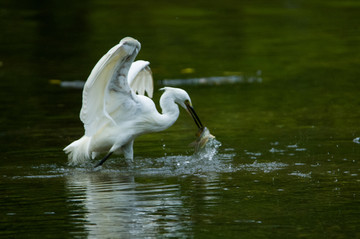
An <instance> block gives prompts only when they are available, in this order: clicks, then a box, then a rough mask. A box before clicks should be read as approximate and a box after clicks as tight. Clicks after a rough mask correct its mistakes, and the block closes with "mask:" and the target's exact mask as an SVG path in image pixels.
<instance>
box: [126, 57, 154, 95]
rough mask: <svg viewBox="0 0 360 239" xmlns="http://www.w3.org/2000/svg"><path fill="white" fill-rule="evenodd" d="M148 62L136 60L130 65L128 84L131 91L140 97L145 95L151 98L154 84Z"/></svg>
mask: <svg viewBox="0 0 360 239" xmlns="http://www.w3.org/2000/svg"><path fill="white" fill-rule="evenodd" d="M149 64H150V63H149V62H148V61H143V60H138V61H135V62H134V63H132V64H131V67H130V70H129V75H128V83H129V85H130V87H131V89H132V90H133V91H134V92H135V93H138V94H140V95H145V92H146V93H147V95H148V96H149V97H150V98H152V96H153V92H154V82H153V77H152V72H151V69H150V67H149Z"/></svg>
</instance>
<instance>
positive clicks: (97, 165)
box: [94, 152, 113, 168]
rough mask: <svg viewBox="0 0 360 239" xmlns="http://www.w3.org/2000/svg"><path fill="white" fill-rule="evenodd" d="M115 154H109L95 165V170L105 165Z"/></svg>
mask: <svg viewBox="0 0 360 239" xmlns="http://www.w3.org/2000/svg"><path fill="white" fill-rule="evenodd" d="M112 153H113V152H109V153H108V154H107V155H106V156H105V157H104V158H103V159H102V160H101V161H100V162H99V163H98V164H96V165H95V167H94V168H97V167H99V166H101V165H103V163H105V161H106V160H107V159H108V158H109V157H110V156H111V155H112Z"/></svg>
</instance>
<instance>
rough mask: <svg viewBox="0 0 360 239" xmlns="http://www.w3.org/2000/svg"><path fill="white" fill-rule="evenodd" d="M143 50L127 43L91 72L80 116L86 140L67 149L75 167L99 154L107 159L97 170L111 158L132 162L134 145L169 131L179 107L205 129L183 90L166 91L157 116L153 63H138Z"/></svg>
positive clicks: (134, 42) (121, 44) (101, 60)
mask: <svg viewBox="0 0 360 239" xmlns="http://www.w3.org/2000/svg"><path fill="white" fill-rule="evenodd" d="M140 48H141V45H140V43H139V42H138V41H137V40H135V39H133V38H131V37H126V38H124V39H122V40H121V41H120V43H119V44H117V45H115V46H114V47H113V48H111V49H110V50H109V51H108V52H107V53H106V54H105V55H104V56H103V57H102V58H101V59H100V60H99V61H98V62H97V64H96V65H95V67H94V69H93V70H92V71H91V74H90V76H89V77H88V79H87V81H86V83H85V86H84V89H83V101H82V108H81V111H80V119H81V121H82V122H83V123H84V129H85V135H84V136H83V137H81V138H80V139H78V140H76V141H74V142H72V143H71V144H70V145H68V146H67V147H66V148H64V151H65V153H67V154H68V158H69V163H70V164H72V165H77V164H81V163H84V162H86V161H87V160H89V159H92V158H95V157H96V156H97V155H98V154H100V153H107V156H106V157H105V158H104V159H103V160H102V161H101V162H100V163H99V164H98V165H101V164H102V163H103V162H105V160H106V159H107V158H108V157H109V156H110V155H111V154H112V153H122V154H124V156H125V158H127V159H131V160H132V159H133V143H134V139H135V138H136V137H137V136H139V135H141V134H145V133H150V132H157V131H162V130H165V129H167V128H168V127H170V126H171V125H172V124H173V123H174V122H175V121H176V120H177V118H178V116H179V107H178V106H177V104H179V105H181V106H182V107H183V108H185V109H186V110H187V111H188V112H189V113H190V114H191V115H192V117H193V119H194V120H195V123H196V124H197V126H198V127H199V128H202V124H201V122H200V120H199V118H198V117H197V115H196V113H195V111H194V109H193V108H192V107H191V99H190V97H189V95H188V94H187V93H186V92H185V91H184V90H182V89H179V88H171V87H164V88H163V90H164V93H163V95H162V96H161V98H160V107H161V108H162V114H160V113H159V112H158V111H157V110H156V107H155V104H154V102H153V101H152V100H151V99H150V98H149V97H152V95H153V89H154V87H153V79H152V73H151V70H150V67H149V62H147V61H136V62H133V61H134V59H135V57H136V55H137V54H138V52H139V51H140ZM136 92H137V93H138V94H136ZM145 92H146V93H147V95H148V96H149V97H147V96H145ZM176 103H177V104H176ZM98 165H97V166H98Z"/></svg>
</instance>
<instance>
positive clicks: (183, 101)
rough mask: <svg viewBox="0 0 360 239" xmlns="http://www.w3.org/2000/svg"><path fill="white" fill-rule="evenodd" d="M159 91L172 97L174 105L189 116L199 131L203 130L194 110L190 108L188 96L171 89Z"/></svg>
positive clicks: (179, 90)
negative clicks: (177, 105)
mask: <svg viewBox="0 0 360 239" xmlns="http://www.w3.org/2000/svg"><path fill="white" fill-rule="evenodd" d="M161 90H164V91H165V92H166V93H168V94H170V95H171V96H172V97H173V99H174V101H175V103H177V104H179V105H180V106H181V107H183V108H184V109H185V110H186V111H187V112H188V113H189V114H190V115H191V117H192V118H193V120H194V121H195V124H196V125H197V127H198V128H199V129H202V128H204V126H203V125H202V123H201V121H200V119H199V117H198V116H197V114H196V112H195V110H194V108H193V107H192V103H191V99H190V96H189V94H188V93H187V92H186V91H185V90H183V89H179V88H173V87H164V88H162V89H161Z"/></svg>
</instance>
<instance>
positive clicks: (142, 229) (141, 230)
mask: <svg viewBox="0 0 360 239" xmlns="http://www.w3.org/2000/svg"><path fill="white" fill-rule="evenodd" d="M66 182H67V183H66V187H67V189H68V190H69V192H70V198H69V202H70V203H76V204H78V205H79V206H81V207H83V209H82V213H84V218H83V219H80V221H77V220H79V218H74V220H73V223H75V224H79V226H84V227H85V228H84V229H85V231H87V232H88V233H89V238H99V237H102V238H128V237H129V236H131V237H132V238H136V237H138V236H141V237H142V236H144V235H146V236H156V235H157V234H158V232H159V231H161V232H162V234H164V235H165V236H168V235H170V236H173V237H176V236H180V235H181V234H178V233H180V232H183V231H187V230H191V225H188V223H189V222H190V220H189V218H188V217H189V215H188V213H187V212H186V209H185V208H184V206H183V202H182V197H181V194H180V193H179V189H180V187H179V185H176V184H175V185H171V184H157V183H154V184H142V183H137V182H135V179H134V176H121V174H119V173H107V172H95V173H90V174H89V173H80V174H79V173H75V174H72V175H69V176H67V177H66ZM72 195H73V196H72ZM72 213H73V214H74V215H76V214H78V213H79V212H78V211H74V212H72Z"/></svg>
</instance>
